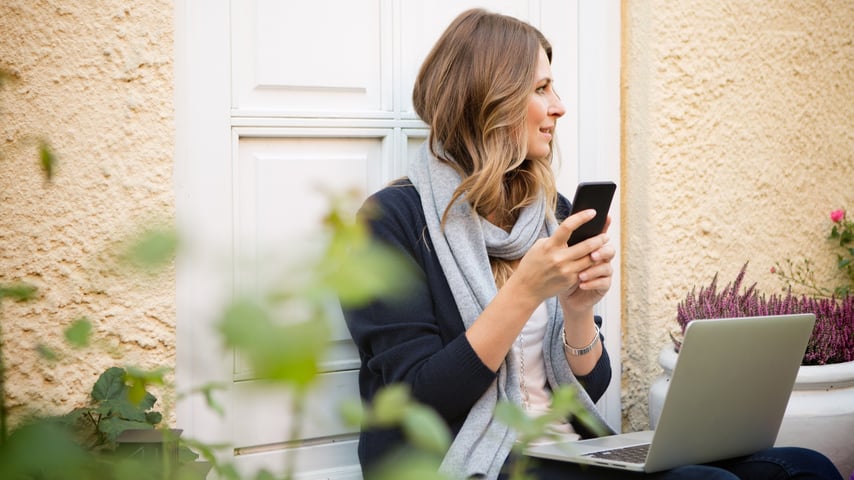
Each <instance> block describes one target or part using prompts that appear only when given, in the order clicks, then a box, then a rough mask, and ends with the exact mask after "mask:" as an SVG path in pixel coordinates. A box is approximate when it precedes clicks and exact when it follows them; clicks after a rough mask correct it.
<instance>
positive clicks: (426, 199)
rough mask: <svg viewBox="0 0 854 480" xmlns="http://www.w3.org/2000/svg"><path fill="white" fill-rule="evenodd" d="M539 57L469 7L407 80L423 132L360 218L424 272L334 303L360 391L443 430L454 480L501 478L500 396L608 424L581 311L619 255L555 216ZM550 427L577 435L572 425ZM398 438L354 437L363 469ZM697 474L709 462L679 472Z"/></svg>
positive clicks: (375, 433) (502, 24)
mask: <svg viewBox="0 0 854 480" xmlns="http://www.w3.org/2000/svg"><path fill="white" fill-rule="evenodd" d="M550 63H551V46H550V45H549V43H548V42H547V41H546V39H545V38H544V37H543V35H542V34H541V33H540V32H539V31H538V30H536V29H535V28H533V27H531V26H530V25H528V24H526V23H524V22H521V21H519V20H517V19H514V18H512V17H507V16H503V15H497V14H492V13H489V12H486V11H484V10H479V9H476V10H469V11H467V12H464V13H462V14H461V15H460V16H459V17H457V18H456V19H455V20H454V21H453V22H452V23H451V25H450V26H449V27H448V29H447V30H446V31H445V33H444V34H443V35H442V37H441V38H440V39H439V40H438V42H437V44H436V45H435V46H434V48H433V50H432V51H431V52H430V54H429V55H428V56H427V59H426V60H425V62H424V64H423V66H422V68H421V71H420V73H419V75H418V78H417V79H416V83H415V88H414V91H413V105H414V107H415V110H416V112H417V113H418V115H419V116H420V117H421V118H422V119H423V120H424V121H425V122H426V123H427V124H428V125H429V126H430V137H429V139H428V141H427V142H426V143H425V144H424V145H423V146H422V148H421V150H420V151H419V154H418V155H417V156H416V158H414V159H413V162H412V164H411V165H410V175H409V179H403V180H400V181H397V182H395V183H394V184H393V185H391V186H389V187H387V188H385V189H383V190H381V191H380V192H378V193H376V194H375V195H373V196H372V197H371V198H370V199H369V200H368V202H366V205H365V207H364V208H363V212H362V215H363V216H364V217H365V218H367V219H369V222H370V226H371V230H372V232H373V235H374V236H375V237H376V238H377V239H379V240H380V241H382V242H384V243H386V244H388V245H390V246H392V247H393V248H395V249H397V250H399V251H400V252H401V253H402V254H403V255H404V257H405V258H407V259H408V260H409V261H410V262H411V264H412V266H413V268H414V269H416V270H417V271H418V272H420V277H419V278H420V281H419V282H418V283H417V285H416V286H415V287H414V288H412V289H411V290H410V291H409V292H408V294H407V295H406V296H405V298H402V299H398V300H396V301H391V300H387V301H377V302H375V303H372V304H371V305H369V306H367V307H366V308H363V309H359V310H352V311H348V312H345V316H346V319H347V324H348V327H349V329H350V332H351V335H352V337H353V339H354V341H355V342H356V345H357V346H358V348H359V351H360V355H361V360H362V365H361V371H360V379H359V382H360V389H361V393H362V396H363V398H365V399H366V400H368V401H370V400H371V399H372V398H373V395H374V394H375V393H376V392H377V390H378V389H380V388H382V387H383V386H386V385H390V384H394V383H400V382H403V383H406V384H408V385H409V386H410V388H411V390H412V393H413V395H414V397H415V398H416V399H417V400H418V401H419V402H422V403H424V404H427V405H429V406H430V407H432V408H434V409H435V410H436V411H437V412H438V413H439V415H440V416H441V417H442V418H443V419H444V420H445V421H446V422H447V424H448V426H449V427H450V429H451V432H452V434H453V435H454V440H453V442H452V445H451V447H450V449H449V451H448V452H447V454H446V455H445V458H444V460H443V462H442V466H441V470H442V471H443V472H444V473H447V474H448V475H449V476H450V477H451V478H468V477H472V476H474V477H485V478H490V479H494V478H499V477H502V476H503V475H505V473H504V472H506V464H507V463H508V462H509V460H508V459H509V458H511V455H510V453H511V448H512V447H513V444H514V441H515V435H514V432H513V431H512V430H511V429H509V428H508V427H506V426H504V425H503V424H501V423H500V422H498V421H496V420H495V418H494V416H493V411H494V408H495V406H496V404H497V403H498V402H499V401H502V400H509V401H512V402H515V403H517V404H519V405H523V406H524V407H525V408H526V409H527V410H528V411H529V412H531V413H532V414H535V415H536V414H537V413H540V412H542V411H545V410H547V409H548V405H549V403H550V392H551V391H553V390H554V389H555V388H557V387H559V386H561V385H575V386H577V387H579V388H578V391H579V395H578V397H579V400H580V401H581V403H582V404H583V405H584V406H585V407H586V409H587V410H588V411H589V412H590V413H591V416H592V418H593V419H594V420H595V421H598V422H600V423H601V424H602V425H603V426H604V425H605V422H604V420H603V419H602V417H601V416H599V414H598V413H597V412H596V409H595V406H594V402H595V401H596V400H598V399H599V397H601V395H602V394H603V393H604V391H605V389H606V388H607V386H608V384H609V382H610V380H611V370H610V364H609V360H608V354H607V351H606V350H605V348H604V346H603V344H602V338H601V335H600V333H599V325H601V319H599V318H596V317H594V315H593V306H594V305H595V304H596V303H597V302H598V301H599V300H600V299H601V298H602V297H603V295H605V293H606V292H607V291H608V289H609V287H610V285H611V277H612V274H613V268H612V265H611V261H612V259H613V258H614V254H615V251H614V248H613V246H612V245H611V244H610V243H609V239H608V235H607V231H606V232H603V233H601V234H600V235H598V236H595V237H593V238H591V239H588V240H586V241H583V242H581V243H579V244H576V245H574V246H572V247H568V246H567V239H568V238H569V236H570V234H571V233H572V232H573V230H575V229H576V228H578V227H579V226H580V225H582V224H584V223H585V222H587V221H589V220H591V219H592V218H593V216H594V212H593V211H590V210H588V211H583V212H580V213H577V214H575V215H572V216H569V217H568V218H567V215H568V212H569V204H568V202H567V201H566V199H565V198H564V197H562V196H560V195H558V193H557V191H556V188H555V181H554V177H553V173H552V169H551V158H552V140H553V137H554V132H555V125H556V122H557V120H558V119H559V118H560V117H561V116H562V115H563V114H564V113H565V107H564V105H563V104H562V103H561V101H560V99H559V97H558V96H557V94H556V93H555V91H554V86H553V82H552V75H551V66H550ZM606 230H607V228H606ZM555 428H556V429H558V430H559V431H561V432H563V433H564V434H565V435H567V436H569V437H571V438H578V437H579V436H587V435H588V432H587V430H586V429H585V428H583V427H582V426H581V425H579V424H576V423H566V424H561V425H556V426H555ZM605 428H607V427H605ZM402 443H403V441H402V438H401V435H400V432H399V431H397V430H393V429H391V430H365V431H363V432H362V434H361V437H360V442H359V457H360V461H361V463H362V467H363V470H365V471H366V472H370V468H371V466H373V465H375V464H376V462H377V461H378V460H380V459H381V458H382V457H383V456H385V455H387V454H389V453H390V452H391V451H393V450H394V448H395V447H396V446H398V445H400V444H402ZM828 463H829V462H828ZM696 469H701V470H702V469H711V467H690V468H689V467H686V468H683V469H681V470H683V471H684V473H686V474H690V472H692V471H694V470H696ZM679 471H680V469H675V470H673V471H671V472H668V474H677V473H679ZM716 472H717V469H715V470H712V475H710V474H709V472H708V471H707V472H705V474H703V473H701V474H700V475H699V476H696V477H689V476H684V477H680V478H713V475H714V474H716ZM721 472H723V473H724V474H728V473H727V472H726V471H723V470H721ZM597 473H598V474H599V475H602V471H600V470H597V469H594V468H584V469H582V468H578V467H576V466H574V465H571V464H568V463H562V462H549V461H539V462H538V467H537V470H536V471H532V474H533V475H534V476H535V478H588V477H589V476H591V475H592V476H593V477H595V476H596V474H597ZM615 474H616V472H612V471H608V472H607V475H608V478H614V475H615ZM621 475H622V474H621ZM624 475H626V476H628V477H631V478H634V477H633V475H636V474H624ZM674 478H676V477H674ZM721 478H728V477H721ZM732 478H737V477H732ZM752 478H756V477H752ZM817 478H820V477H817Z"/></svg>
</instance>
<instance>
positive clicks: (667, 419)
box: [525, 314, 815, 472]
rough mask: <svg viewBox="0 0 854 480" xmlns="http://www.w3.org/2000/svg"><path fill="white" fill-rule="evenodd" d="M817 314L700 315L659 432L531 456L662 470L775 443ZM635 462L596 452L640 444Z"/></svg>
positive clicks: (539, 450)
mask: <svg viewBox="0 0 854 480" xmlns="http://www.w3.org/2000/svg"><path fill="white" fill-rule="evenodd" d="M814 323H815V316H814V315H813V314H801V315H779V316H765V317H741V318H725V319H709V320H695V321H693V322H691V323H690V324H689V325H688V328H687V329H686V331H685V339H684V341H683V344H682V348H681V351H680V353H679V358H678V360H677V363H676V367H675V368H674V371H673V376H672V377H671V380H670V386H669V388H668V391H667V394H666V396H665V400H664V404H663V406H662V412H661V417H660V419H659V422H658V425H657V428H656V430H655V431H654V432H631V433H626V434H621V435H614V436H611V437H602V438H596V439H591V440H584V441H580V442H566V443H555V444H545V445H537V446H532V447H529V448H527V449H526V450H525V451H526V454H528V455H532V456H535V457H543V458H551V459H555V460H564V461H571V462H577V463H586V464H592V465H598V466H611V467H615V468H622V469H630V470H643V471H647V472H657V471H660V470H666V469H669V468H673V467H677V466H681V465H689V464H698V463H707V462H712V461H716V460H722V459H726V458H733V457H737V456H740V455H746V454H750V453H754V452H756V451H759V450H761V449H763V448H767V447H770V446H772V445H773V444H774V441H775V440H776V437H777V432H778V430H779V428H780V424H781V423H782V419H783V414H784V413H785V410H786V405H787V404H788V401H789V396H790V394H791V391H792V386H793V385H794V382H795V377H796V376H797V373H798V369H799V368H800V364H801V360H802V358H803V354H804V351H805V350H806V345H807V342H808V341H809V337H810V334H811V333H812V329H813V325H814ZM644 434H646V439H648V438H649V435H650V434H651V435H652V441H651V445H650V446H649V452H648V455H647V457H646V461H645V462H644V463H641V464H637V465H632V464H627V463H626V462H619V461H617V462H612V461H609V460H607V459H602V458H596V457H592V456H590V455H589V454H590V453H592V452H593V451H594V450H599V449H600V448H598V447H597V448H595V449H594V448H593V447H594V446H598V445H603V446H604V448H601V449H609V448H614V447H617V446H619V444H620V443H621V442H622V441H623V440H626V442H625V444H626V445H632V444H638V443H643V442H642V441H643V439H644V436H645V435H644Z"/></svg>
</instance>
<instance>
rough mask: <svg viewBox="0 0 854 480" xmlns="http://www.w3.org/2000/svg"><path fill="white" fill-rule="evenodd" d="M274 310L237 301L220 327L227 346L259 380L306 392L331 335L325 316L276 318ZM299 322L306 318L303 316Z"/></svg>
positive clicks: (249, 301) (229, 307)
mask: <svg viewBox="0 0 854 480" xmlns="http://www.w3.org/2000/svg"><path fill="white" fill-rule="evenodd" d="M272 308H273V306H271V305H267V304H263V303H261V302H260V301H259V300H254V299H249V298H238V299H236V300H235V301H234V302H232V303H231V304H230V305H229V306H228V307H227V308H226V310H225V313H224V316H223V319H222V320H221V321H220V323H219V324H218V328H219V330H220V333H222V335H223V338H224V340H225V342H226V345H227V346H229V347H233V348H235V349H237V350H238V351H239V352H241V353H242V354H243V355H244V356H245V357H246V358H247V359H248V360H249V363H250V366H251V368H252V370H253V371H254V372H255V373H256V374H258V375H259V376H261V377H263V378H265V379H267V380H271V381H274V382H282V383H285V384H288V385H290V386H292V387H294V388H298V389H304V388H306V387H308V385H309V384H311V382H312V381H314V379H315V378H316V376H317V373H318V371H319V369H320V366H319V365H320V360H321V358H322V356H323V354H324V352H325V350H326V346H327V342H328V340H329V336H330V331H329V326H328V324H327V321H326V318H324V317H323V316H322V315H308V316H307V317H306V318H307V319H301V320H299V321H293V320H292V319H289V318H281V319H279V318H275V317H274V316H273V314H272V312H271V310H272ZM300 318H303V316H302V315H300Z"/></svg>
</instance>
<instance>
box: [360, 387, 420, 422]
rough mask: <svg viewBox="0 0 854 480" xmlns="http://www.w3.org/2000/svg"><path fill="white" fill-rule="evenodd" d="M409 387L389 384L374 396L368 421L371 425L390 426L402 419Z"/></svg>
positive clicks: (408, 399)
mask: <svg viewBox="0 0 854 480" xmlns="http://www.w3.org/2000/svg"><path fill="white" fill-rule="evenodd" d="M409 403H410V397H409V387H407V386H406V385H403V384H395V385H389V386H386V387H384V388H382V389H381V390H379V391H378V392H377V394H376V395H375V396H374V400H373V405H372V407H371V413H370V415H369V421H370V424H371V425H372V426H377V427H391V426H396V425H399V424H400V423H401V422H402V421H403V416H404V414H405V413H406V408H407V407H408V406H409Z"/></svg>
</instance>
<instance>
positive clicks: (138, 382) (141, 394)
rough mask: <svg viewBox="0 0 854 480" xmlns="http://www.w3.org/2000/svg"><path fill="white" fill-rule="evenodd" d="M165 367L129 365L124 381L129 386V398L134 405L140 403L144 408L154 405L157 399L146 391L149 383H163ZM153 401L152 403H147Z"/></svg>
mask: <svg viewBox="0 0 854 480" xmlns="http://www.w3.org/2000/svg"><path fill="white" fill-rule="evenodd" d="M165 373H166V369H165V368H158V369H155V370H150V371H146V370H141V369H139V368H135V367H128V368H127V370H126V372H125V377H124V382H125V384H126V385H127V386H128V389H129V390H128V400H130V402H131V403H132V404H134V405H139V407H140V408H142V409H143V410H147V409H149V408H151V407H152V406H154V402H155V401H157V399H156V398H155V397H154V396H153V395H151V394H149V393H148V392H147V391H146V388H148V386H149V385H163V383H164V381H163V375H165ZM148 401H151V404H150V405H149V404H147V402H148Z"/></svg>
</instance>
